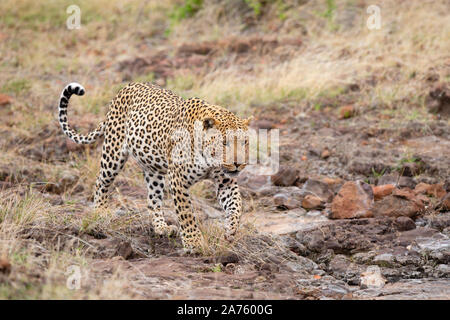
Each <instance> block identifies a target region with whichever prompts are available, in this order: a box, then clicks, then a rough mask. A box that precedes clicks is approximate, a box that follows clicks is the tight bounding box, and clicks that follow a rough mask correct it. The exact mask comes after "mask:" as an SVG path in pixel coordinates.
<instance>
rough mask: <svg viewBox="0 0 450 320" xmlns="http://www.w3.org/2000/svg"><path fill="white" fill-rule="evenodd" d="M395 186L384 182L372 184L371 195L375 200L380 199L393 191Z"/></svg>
mask: <svg viewBox="0 0 450 320" xmlns="http://www.w3.org/2000/svg"><path fill="white" fill-rule="evenodd" d="M394 189H395V186H394V185H393V184H385V185H382V186H374V187H372V190H373V196H374V198H375V201H376V200H380V199H382V198H384V197H386V196H388V195H390V194H391V193H392V191H394Z"/></svg>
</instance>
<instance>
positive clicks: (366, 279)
mask: <svg viewBox="0 0 450 320" xmlns="http://www.w3.org/2000/svg"><path fill="white" fill-rule="evenodd" d="M385 283H386V279H385V278H383V276H382V275H381V269H380V267H379V266H368V267H367V270H366V271H365V272H363V273H361V284H360V286H361V288H382V287H384V284H385Z"/></svg>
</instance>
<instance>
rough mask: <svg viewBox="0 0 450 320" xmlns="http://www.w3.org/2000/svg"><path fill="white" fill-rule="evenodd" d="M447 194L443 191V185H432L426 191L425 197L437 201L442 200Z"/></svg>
mask: <svg viewBox="0 0 450 320" xmlns="http://www.w3.org/2000/svg"><path fill="white" fill-rule="evenodd" d="M446 194H447V192H445V190H444V184H443V183H437V184H432V185H431V187H430V188H429V189H428V190H427V195H429V196H432V197H435V198H437V199H442V198H444V197H445V195H446Z"/></svg>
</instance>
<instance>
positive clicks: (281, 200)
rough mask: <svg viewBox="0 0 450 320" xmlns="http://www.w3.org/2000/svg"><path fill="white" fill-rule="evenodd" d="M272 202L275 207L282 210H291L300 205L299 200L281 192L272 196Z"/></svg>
mask: <svg viewBox="0 0 450 320" xmlns="http://www.w3.org/2000/svg"><path fill="white" fill-rule="evenodd" d="M273 202H274V204H275V205H276V206H277V207H279V208H281V209H284V210H286V209H287V210H291V209H295V208H299V207H300V201H298V200H296V199H293V198H292V197H290V196H288V195H286V194H282V193H278V194H276V195H275V196H274V197H273Z"/></svg>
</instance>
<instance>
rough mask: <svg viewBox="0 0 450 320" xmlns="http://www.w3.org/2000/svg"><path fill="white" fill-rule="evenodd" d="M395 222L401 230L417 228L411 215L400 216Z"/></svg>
mask: <svg viewBox="0 0 450 320" xmlns="http://www.w3.org/2000/svg"><path fill="white" fill-rule="evenodd" d="M395 224H396V225H397V228H398V230H399V231H408V230H412V229H415V228H416V224H415V223H414V221H413V220H412V219H411V218H409V217H403V216H402V217H398V218H397V219H395Z"/></svg>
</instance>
